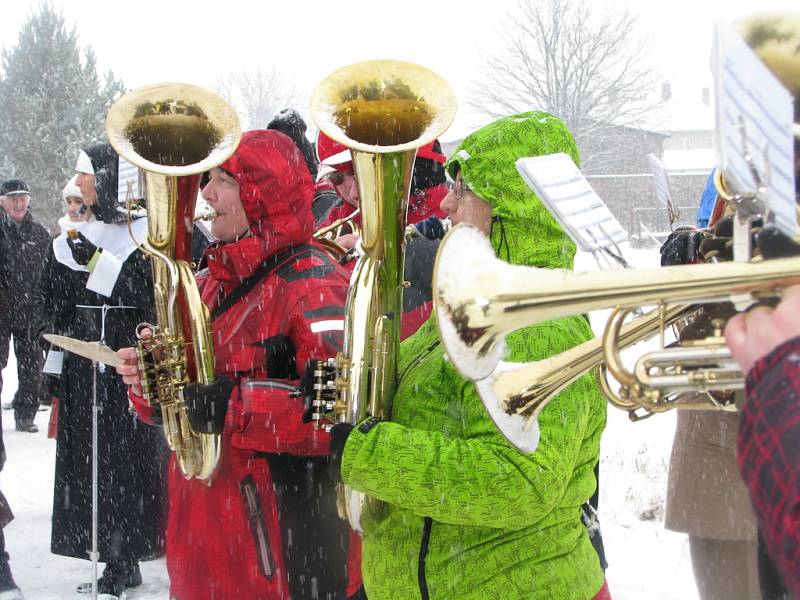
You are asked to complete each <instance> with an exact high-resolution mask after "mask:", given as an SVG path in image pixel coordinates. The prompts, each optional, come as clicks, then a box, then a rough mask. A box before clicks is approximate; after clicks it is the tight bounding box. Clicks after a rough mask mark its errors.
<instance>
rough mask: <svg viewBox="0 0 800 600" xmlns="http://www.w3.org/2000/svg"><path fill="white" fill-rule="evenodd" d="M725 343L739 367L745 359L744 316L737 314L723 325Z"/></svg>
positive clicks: (745, 326) (745, 324)
mask: <svg viewBox="0 0 800 600" xmlns="http://www.w3.org/2000/svg"><path fill="white" fill-rule="evenodd" d="M725 342H726V343H727V344H728V348H730V349H731V353H732V354H733V357H734V358H735V359H736V362H738V363H739V364H740V365H741V364H742V362H743V361H744V358H745V357H744V352H743V350H744V346H745V344H746V342H747V323H746V321H745V315H744V314H742V313H739V314H738V315H734V316H733V317H731V318H730V319H728V322H727V324H726V325H725ZM742 368H744V367H742Z"/></svg>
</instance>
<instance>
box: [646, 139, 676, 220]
mask: <svg viewBox="0 0 800 600" xmlns="http://www.w3.org/2000/svg"><path fill="white" fill-rule="evenodd" d="M647 162H648V163H649V164H650V172H651V173H652V174H653V181H654V182H655V184H656V198H657V199H658V201H659V202H661V204H662V205H663V206H664V207H665V208H668V207H670V206H673V207H674V206H675V205H674V203H673V201H672V189H671V188H670V186H669V179H668V178H667V170H666V168H665V167H664V163H663V162H661V159H660V158H658V157H657V156H656V155H655V154H652V153H651V154H648V155H647Z"/></svg>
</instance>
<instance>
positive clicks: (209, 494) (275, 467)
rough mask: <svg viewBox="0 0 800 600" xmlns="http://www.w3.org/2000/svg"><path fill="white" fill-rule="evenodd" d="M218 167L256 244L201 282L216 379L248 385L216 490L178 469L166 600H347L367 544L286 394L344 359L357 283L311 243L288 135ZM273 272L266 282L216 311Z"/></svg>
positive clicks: (259, 134) (306, 194) (305, 198)
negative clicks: (235, 192) (236, 194)
mask: <svg viewBox="0 0 800 600" xmlns="http://www.w3.org/2000/svg"><path fill="white" fill-rule="evenodd" d="M221 168H222V169H224V170H225V171H227V172H229V173H230V174H231V175H233V176H234V177H235V178H236V181H237V182H238V183H239V186H240V198H241V201H242V205H243V206H244V209H245V212H246V214H247V216H248V220H249V222H250V223H251V233H252V234H253V235H251V236H250V237H247V238H244V239H242V240H240V241H238V242H234V243H223V244H220V245H217V246H215V247H212V248H210V249H209V250H208V251H207V254H206V258H207V265H208V270H207V272H205V273H204V274H202V275H199V276H198V278H197V279H198V286H199V288H200V292H201V296H202V298H203V301H204V302H205V303H206V305H207V306H208V308H209V310H211V311H212V335H213V340H214V350H215V354H216V369H217V373H218V374H221V375H225V376H227V377H228V378H231V379H234V380H237V381H238V382H239V385H238V386H237V387H236V388H235V389H234V392H233V394H232V396H231V398H230V400H229V402H228V410H227V413H226V424H225V432H224V433H223V435H222V458H221V460H220V464H219V466H218V469H217V472H216V473H215V475H214V477H213V479H212V482H211V485H208V484H207V483H204V482H199V481H196V480H191V481H187V480H186V479H184V478H183V476H182V475H181V474H180V472H179V471H178V469H177V468H176V466H175V461H174V458H173V462H172V466H171V472H170V481H169V485H170V489H169V491H170V513H169V519H168V526H167V567H168V570H169V575H170V594H171V597H173V598H175V599H177V600H204V599H208V600H212V599H213V600H233V599H237V600H238V599H240V598H247V599H248V600H273V599H279V598H280V599H288V598H293V599H295V600H299V599H301V598H311V597H320V598H346V597H349V596H351V595H352V594H354V593H355V592H356V591H357V590H358V588H359V587H360V584H361V577H360V565H359V557H360V541H359V538H358V537H357V535H356V534H354V533H353V532H352V531H351V530H350V529H349V527H348V526H347V524H346V523H345V522H344V521H342V520H341V519H340V518H339V517H338V515H337V510H336V493H335V486H334V484H333V483H332V482H331V480H330V479H329V478H328V474H327V457H326V455H327V453H328V434H327V433H326V432H324V431H323V430H318V429H316V428H315V427H314V426H313V425H312V424H310V423H303V413H304V409H305V407H304V405H303V400H302V399H301V398H293V397H291V396H290V393H291V392H292V391H293V390H294V389H295V386H296V385H297V384H298V379H299V378H300V377H301V376H302V374H303V373H304V371H305V369H306V365H307V362H308V361H309V360H310V359H312V358H327V357H331V356H335V354H336V352H337V351H339V350H340V349H341V342H342V333H343V319H344V304H345V298H346V294H347V285H348V279H347V276H346V274H345V273H344V271H343V270H342V269H341V268H340V267H339V266H338V265H337V264H336V263H335V262H333V261H332V260H331V259H330V257H329V256H328V255H327V254H326V253H325V252H324V251H323V250H321V249H320V248H319V247H318V246H316V245H314V244H313V243H312V241H311V234H312V233H313V229H314V221H313V218H312V216H311V200H312V195H313V186H312V182H311V180H310V176H309V173H308V169H307V168H306V166H305V163H304V161H303V156H302V154H301V153H300V151H299V150H297V148H296V147H295V146H294V144H293V143H292V142H291V140H290V139H289V138H288V137H286V136H284V135H283V134H281V133H278V132H276V131H253V132H248V133H245V134H244V135H243V136H242V141H241V143H240V145H239V148H238V149H237V151H236V153H235V154H234V155H233V156H232V157H231V158H230V159H229V160H228V161H226V162H225V163H223V164H222V165H221ZM265 262H271V263H272V265H273V266H272V268H271V270H269V272H268V273H267V274H266V275H265V276H263V277H262V278H261V279H260V280H259V281H258V283H256V284H255V285H254V286H253V287H252V288H251V289H250V290H249V291H248V292H247V293H246V294H245V295H244V296H243V297H241V298H240V299H239V300H238V301H236V302H235V303H233V304H232V305H230V307H229V308H228V309H227V310H224V312H223V311H221V310H220V309H218V307H219V305H220V303H226V300H225V298H226V297H228V296H229V295H230V294H231V293H232V292H234V290H236V289H237V287H238V286H239V285H240V284H241V283H242V281H243V280H245V279H246V278H248V277H249V276H251V275H252V274H253V273H254V272H255V271H256V270H257V269H258V268H259V266H261V265H262V264H264V263H265ZM132 400H134V403H135V404H137V405H139V406H138V407H139V408H141V400H140V399H138V398H132ZM143 412H145V411H144V410H140V413H143ZM314 594H317V596H315V595H314Z"/></svg>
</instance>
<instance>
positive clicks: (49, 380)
mask: <svg viewBox="0 0 800 600" xmlns="http://www.w3.org/2000/svg"><path fill="white" fill-rule="evenodd" d="M42 382H43V385H44V389H45V392H46V393H47V395H48V396H50V397H51V398H58V396H59V394H60V390H61V377H59V376H58V375H53V374H52V373H45V374H44V375H43V376H42Z"/></svg>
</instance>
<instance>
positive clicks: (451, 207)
mask: <svg viewBox="0 0 800 600" xmlns="http://www.w3.org/2000/svg"><path fill="white" fill-rule="evenodd" d="M457 206H458V202H457V201H456V193H455V191H454V190H450V191H449V192H447V194H445V196H444V198H442V201H441V202H440V203H439V208H441V209H442V210H443V211H444V212H446V213H447V214H453V213H454V212H456V207H457Z"/></svg>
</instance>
